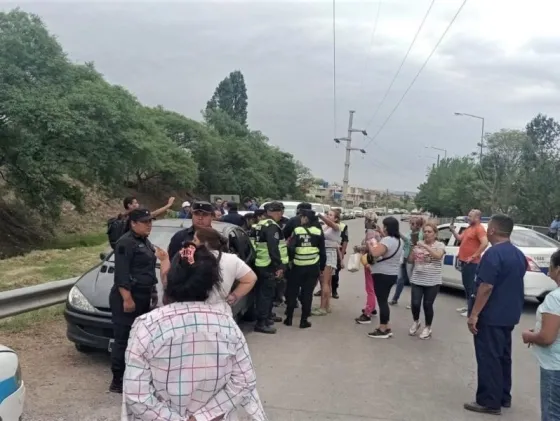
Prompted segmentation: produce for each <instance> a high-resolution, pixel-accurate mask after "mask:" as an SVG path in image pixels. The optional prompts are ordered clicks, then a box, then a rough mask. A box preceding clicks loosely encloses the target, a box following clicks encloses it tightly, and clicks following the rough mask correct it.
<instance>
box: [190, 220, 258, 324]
mask: <svg viewBox="0 0 560 421" xmlns="http://www.w3.org/2000/svg"><path fill="white" fill-rule="evenodd" d="M193 242H194V243H195V244H196V245H197V246H198V245H201V244H203V245H205V246H206V248H207V249H209V250H210V251H212V253H213V254H214V255H215V256H216V258H217V259H218V262H219V264H220V273H221V276H222V282H221V283H219V284H218V285H217V286H216V287H215V288H214V290H213V291H212V292H211V293H210V296H209V297H208V299H207V300H206V303H208V304H213V305H218V306H223V307H224V309H225V310H226V311H228V312H230V313H231V307H232V306H234V305H235V303H237V302H238V301H239V300H240V299H241V298H243V297H244V296H245V295H247V294H248V293H249V292H251V290H252V289H253V287H254V286H255V282H256V281H257V275H256V274H255V272H253V270H252V269H251V268H250V267H249V266H248V265H247V264H246V263H245V262H244V261H243V260H241V259H240V258H239V257H237V255H235V254H233V253H228V252H227V239H225V238H224V237H223V236H222V235H221V234H220V233H219V232H218V231H216V230H215V229H213V228H201V227H198V228H197V229H196V231H195V233H194V239H193ZM236 281H238V285H237V286H236V287H235V289H234V290H232V288H233V285H234V284H235V282H236Z"/></svg>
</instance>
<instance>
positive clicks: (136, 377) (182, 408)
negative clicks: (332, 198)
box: [110, 199, 560, 421]
mask: <svg viewBox="0 0 560 421" xmlns="http://www.w3.org/2000/svg"><path fill="white" fill-rule="evenodd" d="M129 202H130V201H129ZM169 203H171V204H172V200H171V199H170V202H168V205H169ZM249 204H252V203H249ZM188 205H189V206H188V210H185V212H188V217H190V218H192V225H191V226H189V227H188V228H185V229H182V230H180V231H178V232H177V233H176V234H175V235H174V236H173V238H172V239H171V241H170V243H169V246H168V248H167V250H163V249H161V248H159V247H157V246H154V245H153V244H151V243H150V241H149V239H148V237H149V234H150V231H151V226H152V220H153V219H154V214H155V213H156V212H162V211H161V210H158V211H156V212H150V211H148V210H146V209H141V208H139V207H138V206H137V205H134V204H133V205H132V206H133V208H132V209H130V210H129V211H128V212H127V215H126V221H127V226H128V230H127V231H126V233H125V234H123V235H122V236H121V237H120V238H119V239H118V240H117V241H116V242H115V244H114V249H115V283H114V287H113V289H112V291H111V297H110V301H111V309H112V313H113V324H114V336H115V344H114V347H113V351H112V371H113V380H112V382H111V385H110V390H111V391H113V392H121V393H124V397H123V420H129V421H132V420H147V419H160V418H158V416H161V419H166V420H167V419H169V420H174V419H177V420H179V419H181V420H184V419H187V420H188V421H200V420H208V421H210V420H214V421H219V420H226V421H228V420H230V421H234V420H237V415H236V413H237V412H236V411H237V408H240V407H242V408H244V409H245V411H246V412H247V413H248V414H249V415H250V419H251V420H255V421H261V420H266V419H267V418H266V415H265V412H264V409H263V407H262V403H261V401H260V399H259V395H258V393H257V391H256V387H255V372H254V367H253V365H252V361H251V357H250V355H249V351H248V348H247V344H246V342H245V338H244V336H243V334H242V333H241V331H240V330H239V327H238V326H237V324H236V323H235V321H234V319H233V317H232V316H233V315H232V311H231V306H232V305H235V303H237V302H238V301H239V300H240V299H241V298H243V297H245V296H247V295H248V294H249V292H251V290H253V289H254V290H255V294H254V295H255V298H256V300H255V305H254V310H255V314H256V324H255V327H254V330H255V331H256V332H260V333H266V334H274V333H276V328H275V326H274V325H275V323H278V322H280V321H283V323H284V325H286V326H292V324H293V318H294V314H295V309H296V308H297V307H298V306H299V305H301V316H300V320H299V327H300V328H301V329H307V328H309V327H311V322H310V320H309V319H310V318H311V317H312V316H313V317H321V316H327V315H329V314H330V313H331V312H332V310H333V309H332V306H331V300H332V299H337V298H338V297H339V295H338V288H337V286H338V277H339V274H340V271H341V269H343V268H344V256H345V254H346V248H347V245H348V242H349V237H348V227H347V226H346V225H345V224H343V223H342V222H341V221H340V214H338V213H337V211H336V210H331V211H329V212H328V214H327V215H318V214H315V212H313V211H312V209H311V205H310V204H309V203H301V204H300V205H299V206H298V209H297V216H295V217H293V218H291V219H289V220H288V219H286V218H284V216H283V211H284V208H283V205H282V203H281V202H270V203H268V204H267V205H266V206H265V207H264V209H254V210H253V212H252V213H251V214H250V217H249V218H243V222H242V223H241V221H240V220H239V221H238V224H237V225H239V226H243V227H244V228H245V229H246V230H247V232H248V234H249V238H250V240H251V243H252V247H253V249H254V256H255V259H254V261H253V262H245V261H243V260H242V259H240V258H239V257H238V256H236V255H235V254H233V253H230V250H229V249H228V239H226V238H224V237H223V236H222V235H221V234H220V233H219V232H217V231H216V230H214V229H212V222H213V221H215V220H217V219H219V220H222V219H223V217H224V216H227V215H229V214H230V213H231V211H230V212H227V214H225V213H224V215H217V212H216V210H217V209H216V204H211V203H208V202H201V201H195V202H193V203H192V205H191V204H190V203H189V204H188ZM230 205H231V204H230ZM125 206H126V204H125ZM233 208H235V206H233ZM230 209H231V208H230ZM235 213H236V212H235V209H234V212H233V214H235ZM468 220H469V226H468V227H467V228H466V229H465V230H463V231H461V232H459V233H458V232H456V231H455V229H454V227H453V226H451V230H452V233H453V235H454V236H455V237H456V238H457V240H458V241H459V252H458V257H457V259H456V269H457V270H460V271H461V274H462V279H463V285H464V289H465V298H466V305H465V306H464V307H461V308H459V309H457V310H458V311H459V312H460V314H461V315H463V316H465V317H466V318H467V326H468V329H469V331H470V332H471V334H472V335H473V337H474V347H475V354H476V360H477V365H478V369H477V374H478V387H477V391H476V397H475V400H474V402H472V403H466V404H465V405H464V408H465V409H466V410H469V411H473V412H478V413H486V414H500V413H501V410H502V408H503V407H509V406H511V383H512V378H511V364H512V362H511V344H512V331H513V329H514V327H515V325H517V324H518V323H519V320H520V317H521V312H522V308H523V304H524V283H523V278H524V275H525V271H526V270H527V259H526V258H525V256H524V255H523V253H522V252H521V251H520V250H519V249H518V248H517V247H515V246H514V245H513V244H512V243H511V241H510V235H511V233H512V231H513V226H514V223H513V220H512V219H511V218H509V217H508V216H505V215H495V216H493V217H492V218H491V219H490V221H489V223H488V225H487V229H485V228H484V226H483V225H482V224H481V212H480V211H478V210H472V211H471V212H470V213H469V217H468ZM410 228H411V230H410V232H408V233H407V234H405V235H403V234H401V232H400V227H399V221H398V220H397V219H396V218H394V217H392V216H389V217H386V218H384V219H383V220H382V221H381V222H379V221H378V219H377V216H376V215H375V214H374V213H373V212H368V213H366V221H365V235H364V238H363V240H362V241H361V244H360V245H359V246H356V247H355V248H354V252H355V253H357V254H359V255H360V257H359V260H360V262H361V264H362V265H363V271H364V279H365V295H366V303H365V306H364V308H363V310H362V312H361V314H360V316H359V317H357V318H356V322H357V323H360V324H368V323H372V321H373V318H374V317H375V316H377V315H378V316H379V323H378V325H377V326H376V328H375V329H374V330H373V331H372V332H370V333H368V336H370V337H371V338H375V339H388V338H391V337H392V336H393V334H394V332H393V330H392V326H391V323H390V316H391V305H393V306H395V305H398V303H399V300H400V298H401V293H402V291H403V288H404V285H405V284H406V283H407V281H408V282H409V283H410V285H411V294H410V297H411V298H410V303H409V306H407V307H409V308H410V311H411V326H410V328H409V330H408V334H409V335H411V336H418V337H419V338H420V339H423V340H427V339H430V338H431V337H432V334H433V332H432V326H433V323H434V302H435V300H436V297H437V295H438V293H439V289H440V286H441V284H442V268H443V266H442V265H443V263H442V262H443V258H444V255H445V244H443V243H442V242H440V241H438V239H437V232H438V228H437V225H436V224H434V223H433V222H431V221H425V220H424V219H422V218H420V217H413V218H412V219H411V221H410ZM488 244H491V245H492V247H490V248H487V246H488ZM157 261H159V263H160V278H161V282H162V284H163V287H164V297H163V304H164V305H163V306H161V307H158V308H155V305H156V303H157V302H158V297H157V294H156V289H155V285H156V283H157V282H158V280H157V277H156V274H155V270H156V262H157ZM549 276H550V277H551V278H552V279H554V280H555V281H556V282H557V283H558V284H559V285H560V252H556V253H555V254H554V255H553V256H552V259H551V264H550V270H549ZM317 285H319V286H320V290H319V291H318V292H317V293H316V294H315V295H317V296H318V297H320V301H319V302H320V305H319V306H318V307H316V308H312V302H313V291H314V289H315V287H316V286H317ZM393 287H395V289H394V292H393V295H392V296H391V291H392V290H393ZM284 297H285V304H286V308H285V314H284V315H285V317H284V319H282V318H281V317H280V316H279V315H277V314H276V313H275V312H274V304H275V301H276V304H279V302H280V301H283V298H284ZM422 312H423V320H422V318H421V313H422ZM422 321H423V325H422ZM559 329H560V288H559V289H557V290H555V291H553V292H552V293H550V294H549V295H548V296H547V297H546V299H545V300H544V303H543V304H542V305H541V306H540V307H539V309H538V311H537V324H536V327H535V329H532V330H529V331H526V332H523V341H524V342H525V343H527V344H529V346H533V348H534V349H535V354H536V356H537V359H538V361H539V363H540V366H541V406H542V420H543V421H551V420H555V421H556V420H560V392H558V390H560V389H558V388H557V387H556V386H558V385H560V375H558V373H560V339H559V338H558V332H559ZM125 351H126V352H125ZM160 414H165V415H160Z"/></svg>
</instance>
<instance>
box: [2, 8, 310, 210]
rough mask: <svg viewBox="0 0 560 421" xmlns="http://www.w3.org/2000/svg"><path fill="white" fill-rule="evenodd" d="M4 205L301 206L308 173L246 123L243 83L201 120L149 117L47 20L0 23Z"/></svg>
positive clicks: (227, 86)
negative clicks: (140, 193) (96, 196)
mask: <svg viewBox="0 0 560 421" xmlns="http://www.w3.org/2000/svg"><path fill="white" fill-rule="evenodd" d="M0 75H1V77H0V197H8V196H9V197H13V198H14V199H15V200H18V201H20V202H22V203H24V204H25V205H26V206H27V207H29V208H32V209H33V210H34V211H36V212H39V213H40V214H41V215H42V216H43V217H46V218H49V219H52V220H56V218H57V217H58V216H59V214H60V210H61V206H62V204H63V203H64V202H65V201H67V202H70V203H72V204H74V205H75V206H76V207H77V209H78V210H80V209H81V206H82V204H83V199H84V194H85V192H86V191H87V189H88V188H91V187H92V186H95V187H96V188H103V189H104V190H106V191H107V192H108V193H111V194H118V192H119V190H120V189H122V187H123V186H127V187H132V188H135V189H138V190H145V191H157V192H161V191H177V190H181V191H189V192H193V195H196V196H201V197H204V196H207V195H209V194H211V193H231V194H239V195H242V196H255V197H258V196H267V197H274V198H283V197H286V196H288V195H291V196H292V197H300V196H302V195H303V192H302V191H301V190H302V189H301V188H300V187H301V185H302V184H303V181H304V180H308V179H309V178H310V174H309V170H308V169H307V168H305V167H304V166H303V165H302V164H301V163H300V162H298V161H297V160H295V159H294V157H293V156H292V155H291V154H289V153H287V152H284V151H282V150H281V149H280V148H278V147H275V146H273V145H271V144H270V143H269V140H268V138H267V137H266V136H265V135H264V134H263V133H261V132H260V131H257V130H251V129H250V128H249V127H248V124H247V105H248V98H247V91H246V86H245V81H244V78H243V74H242V73H241V72H240V71H234V72H232V73H231V74H230V75H229V76H228V77H226V78H225V79H224V80H223V81H222V82H220V84H219V85H218V87H217V88H216V90H215V92H214V94H213V95H212V97H211V99H210V100H209V101H208V103H207V105H206V108H205V110H204V111H203V122H198V121H195V120H192V119H189V118H187V117H185V116H183V115H181V114H179V113H177V112H174V111H170V110H167V109H165V108H164V107H162V106H157V107H147V106H144V105H142V104H141V103H140V102H139V100H138V99H137V98H136V97H135V96H134V95H132V94H131V93H130V92H128V91H127V90H126V89H125V88H123V87H122V86H117V85H112V84H110V83H109V82H107V81H106V80H105V79H104V78H103V76H102V75H101V74H100V73H99V72H98V71H97V70H96V69H95V66H94V64H93V63H85V64H77V63H73V62H71V61H70V60H69V58H68V57H67V55H66V53H65V52H64V50H63V48H62V46H61V45H60V43H59V42H58V41H57V40H56V38H55V37H54V36H53V35H52V34H50V33H49V31H48V30H47V28H46V27H45V25H44V23H43V22H42V20H41V19H40V17H38V16H36V15H33V14H29V13H25V12H23V11H22V10H20V9H14V10H12V11H9V12H7V13H0Z"/></svg>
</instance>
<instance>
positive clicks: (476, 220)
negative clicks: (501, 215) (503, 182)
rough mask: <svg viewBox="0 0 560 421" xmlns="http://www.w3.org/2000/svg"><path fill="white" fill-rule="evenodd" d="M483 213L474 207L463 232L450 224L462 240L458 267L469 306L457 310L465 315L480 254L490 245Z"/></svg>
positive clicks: (460, 240) (454, 234)
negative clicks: (483, 223)
mask: <svg viewBox="0 0 560 421" xmlns="http://www.w3.org/2000/svg"><path fill="white" fill-rule="evenodd" d="M481 215H482V212H480V211H479V210H478V209H472V210H471V211H470V212H469V215H468V221H469V226H468V227H467V229H465V230H464V231H463V232H462V233H461V234H457V232H456V231H455V226H454V225H453V224H451V225H450V226H449V229H450V230H451V233H452V234H453V236H454V237H455V239H456V240H457V241H458V242H460V244H459V255H458V256H457V268H458V269H459V270H460V271H461V278H462V281H463V287H464V288H465V296H466V297H467V306H466V307H460V308H458V309H457V311H459V312H461V316H463V317H467V316H468V306H469V300H470V299H471V296H472V295H473V293H474V278H475V276H476V268H477V266H478V263H479V262H480V256H481V255H482V253H483V252H484V250H486V247H488V238H487V237H486V230H485V229H484V227H483V226H482V225H481V224H480V216H481Z"/></svg>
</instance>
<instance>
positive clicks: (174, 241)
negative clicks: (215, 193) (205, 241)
mask: <svg viewBox="0 0 560 421" xmlns="http://www.w3.org/2000/svg"><path fill="white" fill-rule="evenodd" d="M191 214H192V225H191V226H190V227H189V228H185V229H183V230H181V231H178V232H176V233H175V235H174V236H173V237H171V240H170V241H169V246H168V248H167V253H168V254H169V258H170V259H171V260H173V257H174V256H175V255H176V254H177V252H179V250H181V249H182V248H183V246H184V245H185V244H186V243H187V242H190V241H193V239H194V232H195V230H196V227H207V228H209V227H211V226H212V219H213V215H214V207H213V206H212V204H211V203H209V202H203V201H196V202H194V203H193V204H192V207H191Z"/></svg>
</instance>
